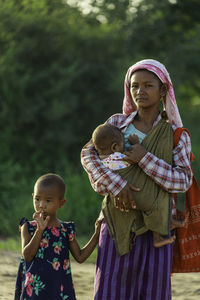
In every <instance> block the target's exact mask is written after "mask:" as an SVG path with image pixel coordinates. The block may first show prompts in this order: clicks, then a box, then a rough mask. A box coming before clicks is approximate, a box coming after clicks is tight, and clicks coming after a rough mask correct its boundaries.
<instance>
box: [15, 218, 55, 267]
mask: <svg viewBox="0 0 200 300" xmlns="http://www.w3.org/2000/svg"><path fill="white" fill-rule="evenodd" d="M34 218H35V220H36V221H37V229H36V231H35V232H34V235H33V236H32V237H31V235H30V233H29V232H28V226H27V224H26V223H25V224H24V225H23V226H22V228H21V241H22V255H23V257H24V260H25V261H26V262H31V261H32V260H33V258H34V257H35V255H36V253H37V250H38V248H39V246H40V241H41V238H42V234H43V232H44V230H45V228H46V227H47V224H48V221H49V217H47V218H46V219H45V220H43V216H42V215H41V214H39V215H38V214H37V215H36V214H35V215H34Z"/></svg>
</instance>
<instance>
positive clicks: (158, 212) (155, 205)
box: [102, 119, 173, 255]
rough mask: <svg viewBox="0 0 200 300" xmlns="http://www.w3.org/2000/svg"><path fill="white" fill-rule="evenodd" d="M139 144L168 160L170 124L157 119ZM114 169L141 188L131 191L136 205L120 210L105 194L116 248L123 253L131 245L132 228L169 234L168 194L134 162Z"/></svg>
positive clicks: (110, 229)
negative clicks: (138, 190) (126, 210)
mask: <svg viewBox="0 0 200 300" xmlns="http://www.w3.org/2000/svg"><path fill="white" fill-rule="evenodd" d="M142 145H143V146H144V147H145V148H146V149H147V151H149V152H151V153H153V154H155V155H156V156H157V157H158V158H160V159H163V160H165V161H166V162H167V163H169V164H171V163H172V150H173V130H172V127H171V124H170V123H167V122H166V121H165V120H163V119H162V120H160V121H159V123H158V124H157V125H156V126H155V127H154V128H153V129H152V130H151V131H150V132H149V133H148V134H147V136H146V137H145V138H144V140H143V142H142ZM117 172H118V173H119V174H120V175H121V176H122V178H124V179H126V180H127V181H128V182H130V183H133V184H134V185H135V186H137V187H139V188H140V192H134V191H133V197H134V201H135V203H136V208H137V209H133V210H130V211H129V212H121V211H120V210H119V209H117V208H115V206H114V199H113V197H112V196H111V195H107V196H105V198H104V200H103V203H102V210H103V214H104V218H105V220H106V223H107V225H108V228H109V231H110V234H111V236H112V238H113V239H114V242H115V246H116V249H117V252H118V254H119V255H124V254H126V253H128V252H129V251H130V249H131V232H134V233H135V234H136V235H140V234H143V233H144V232H146V231H148V230H152V231H156V232H159V233H160V234H163V235H167V234H169V227H170V215H171V201H170V194H169V193H168V192H167V191H165V190H163V189H162V188H160V187H159V186H158V185H157V184H156V183H155V182H154V181H153V180H152V179H151V178H150V177H149V176H148V175H146V174H145V173H144V172H143V170H142V169H141V168H140V167H139V166H138V165H137V164H135V165H131V166H129V167H127V168H124V169H121V170H118V171H117Z"/></svg>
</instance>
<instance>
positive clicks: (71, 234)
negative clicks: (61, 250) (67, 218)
mask: <svg viewBox="0 0 200 300" xmlns="http://www.w3.org/2000/svg"><path fill="white" fill-rule="evenodd" d="M60 223H61V232H62V233H66V235H67V236H68V238H69V241H70V242H71V241H73V240H74V238H75V235H76V231H75V224H74V222H63V221H61V222H60Z"/></svg>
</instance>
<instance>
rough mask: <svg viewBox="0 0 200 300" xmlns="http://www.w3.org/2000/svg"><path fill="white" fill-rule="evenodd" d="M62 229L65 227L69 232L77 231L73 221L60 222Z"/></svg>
mask: <svg viewBox="0 0 200 300" xmlns="http://www.w3.org/2000/svg"><path fill="white" fill-rule="evenodd" d="M60 224H61V227H64V228H66V229H68V230H74V231H75V224H74V222H72V221H69V222H65V221H60Z"/></svg>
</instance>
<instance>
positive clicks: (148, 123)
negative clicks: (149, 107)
mask: <svg viewBox="0 0 200 300" xmlns="http://www.w3.org/2000/svg"><path fill="white" fill-rule="evenodd" d="M159 113H160V112H159V110H157V111H155V112H149V111H144V110H143V111H140V110H139V111H138V113H137V115H136V116H135V118H134V120H133V124H134V126H135V127H136V128H137V129H138V130H140V131H141V132H143V133H148V132H149V131H150V130H151V129H152V127H153V124H154V122H155V120H156V119H157V117H158V115H159Z"/></svg>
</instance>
